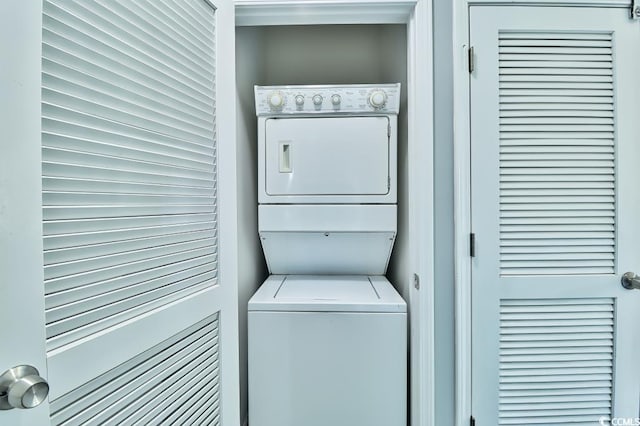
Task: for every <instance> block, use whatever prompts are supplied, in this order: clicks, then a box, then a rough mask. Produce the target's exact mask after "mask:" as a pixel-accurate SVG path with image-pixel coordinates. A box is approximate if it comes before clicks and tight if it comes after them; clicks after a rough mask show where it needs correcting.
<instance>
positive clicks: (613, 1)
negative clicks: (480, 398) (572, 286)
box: [452, 0, 631, 426]
mask: <svg viewBox="0 0 640 426" xmlns="http://www.w3.org/2000/svg"><path fill="white" fill-rule="evenodd" d="M630 4H631V2H630V1H629V0H609V1H606V0H456V1H455V2H454V4H453V23H452V25H453V46H452V49H453V172H454V189H453V191H454V194H453V195H454V197H453V199H454V229H455V233H454V244H455V348H456V349H455V359H454V363H455V364H454V365H455V377H456V379H455V387H454V389H455V413H456V418H455V422H454V425H455V426H467V425H468V424H469V419H470V418H471V416H472V415H473V413H472V411H471V398H472V395H471V385H472V383H471V360H472V355H471V350H472V343H471V337H472V336H471V318H472V317H471V308H472V306H471V256H470V249H471V248H470V234H471V232H472V228H471V129H470V127H471V126H470V124H471V123H470V120H471V114H470V107H471V100H470V94H471V90H470V89H471V87H470V86H471V84H470V83H471V80H470V76H469V75H470V73H469V50H468V49H469V26H470V23H471V22H470V20H469V8H470V7H471V6H474V7H479V6H505V7H506V6H540V7H550V6H551V7H559V6H563V7H603V8H627V9H628V8H629V7H630Z"/></svg>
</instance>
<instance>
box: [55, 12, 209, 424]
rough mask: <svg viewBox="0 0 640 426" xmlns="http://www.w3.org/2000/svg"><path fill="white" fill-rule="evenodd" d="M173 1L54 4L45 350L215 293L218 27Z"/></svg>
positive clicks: (205, 17) (206, 16)
mask: <svg viewBox="0 0 640 426" xmlns="http://www.w3.org/2000/svg"><path fill="white" fill-rule="evenodd" d="M173 3H174V2H152V1H148V0H143V1H138V2H120V1H116V2H112V1H103V0H98V1H93V2H79V1H63V0H47V1H45V3H44V15H43V49H42V55H43V62H42V67H43V72H42V83H43V90H42V115H43V119H42V144H43V149H42V162H43V163H42V173H43V180H42V182H43V196H42V198H43V218H44V223H43V230H44V249H45V252H44V263H45V265H44V270H45V301H46V302H45V303H46V320H47V324H46V333H47V348H48V350H53V349H55V348H59V347H60V346H63V345H66V344H69V343H72V342H74V341H77V340H79V339H82V338H86V337H88V336H90V335H92V334H93V333H98V332H101V331H103V330H105V329H107V328H109V327H112V326H114V325H116V324H119V323H121V322H123V321H126V320H129V319H132V318H134V317H136V316H138V315H142V314H144V313H146V312H149V311H151V310H153V309H156V308H158V307H160V306H162V305H164V304H168V303H172V302H175V301H176V300H178V299H180V298H183V297H186V296H189V295H190V294H193V293H194V292H197V291H199V290H202V289H203V288H206V287H210V286H213V285H216V283H217V203H216V200H217V165H216V155H217V153H216V139H215V138H216V127H215V90H214V89H215V88H214V81H215V75H216V74H215V62H214V58H215V38H214V33H215V26H214V25H215V16H214V10H213V8H211V7H210V6H209V5H207V4H205V3H204V2H202V1H200V0H190V1H187V2H175V3H176V4H173ZM178 3H180V4H178ZM202 414H203V413H197V415H202ZM194 415H195V414H194ZM194 419H195V417H194Z"/></svg>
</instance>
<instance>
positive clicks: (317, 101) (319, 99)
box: [311, 94, 322, 106]
mask: <svg viewBox="0 0 640 426" xmlns="http://www.w3.org/2000/svg"><path fill="white" fill-rule="evenodd" d="M311 100H312V101H313V104H314V105H315V106H320V105H322V95H320V94H317V95H313V98H311Z"/></svg>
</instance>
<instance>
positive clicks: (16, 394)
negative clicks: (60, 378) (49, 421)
mask: <svg viewBox="0 0 640 426" xmlns="http://www.w3.org/2000/svg"><path fill="white" fill-rule="evenodd" d="M39 374H40V373H39V372H38V370H37V369H36V368H35V367H32V366H30V365H19V366H17V367H13V368H11V369H9V370H7V371H5V372H4V373H2V376H0V410H11V409H13V408H33V407H37V406H38V405H40V404H41V403H42V401H44V400H45V399H46V398H47V395H48V394H49V384H48V383H47V381H46V380H45V379H43V378H42V377H40V376H39Z"/></svg>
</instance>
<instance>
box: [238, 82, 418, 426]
mask: <svg viewBox="0 0 640 426" xmlns="http://www.w3.org/2000/svg"><path fill="white" fill-rule="evenodd" d="M255 96H256V112H257V114H258V185H259V188H258V193H259V196H258V202H259V205H258V222H259V223H258V228H259V233H260V240H261V243H262V247H263V251H264V254H265V258H266V260H267V266H268V268H269V272H270V273H271V274H272V275H271V276H270V277H269V278H268V279H267V280H266V281H265V282H264V283H263V284H262V286H261V287H260V288H259V290H258V291H257V292H256V294H254V296H253V297H252V298H251V300H250V301H249V306H248V311H249V313H248V326H249V330H248V336H249V342H248V343H249V418H250V423H251V425H252V426H294V425H295V426H299V425H305V426H326V425H332V426H405V425H406V396H407V394H406V387H407V377H406V366H407V364H406V360H407V320H406V304H405V302H404V301H403V300H402V297H401V296H400V295H399V294H398V292H397V291H396V290H395V289H394V288H393V286H392V285H391V283H390V282H389V281H388V280H387V279H386V278H385V277H384V274H385V273H386V270H387V266H388V263H389V258H390V255H391V250H392V248H393V244H394V241H395V236H396V230H397V212H396V210H397V205H396V201H397V166H396V164H397V114H398V110H399V102H400V85H399V84H388V85H349V86H266V87H265V86H263V87H259V86H257V87H256V88H255Z"/></svg>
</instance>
